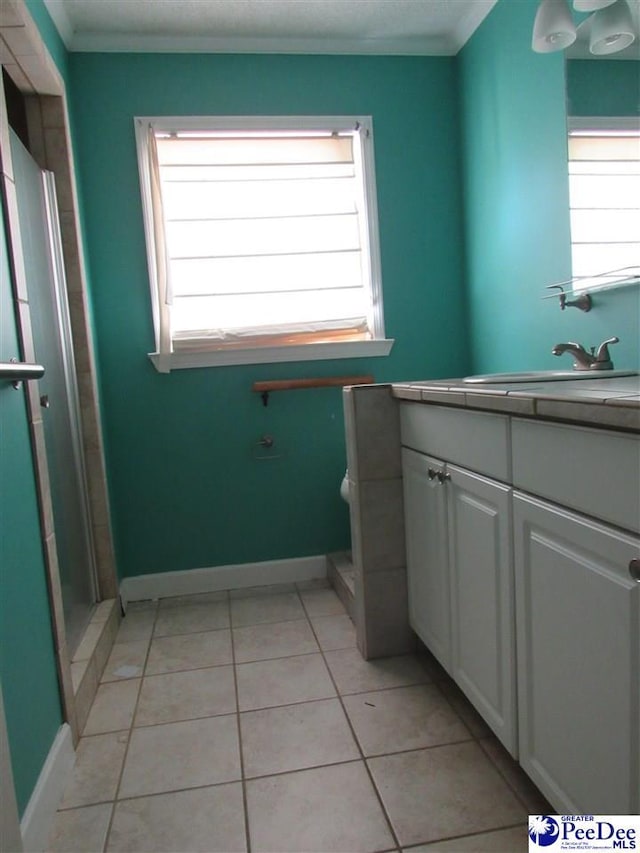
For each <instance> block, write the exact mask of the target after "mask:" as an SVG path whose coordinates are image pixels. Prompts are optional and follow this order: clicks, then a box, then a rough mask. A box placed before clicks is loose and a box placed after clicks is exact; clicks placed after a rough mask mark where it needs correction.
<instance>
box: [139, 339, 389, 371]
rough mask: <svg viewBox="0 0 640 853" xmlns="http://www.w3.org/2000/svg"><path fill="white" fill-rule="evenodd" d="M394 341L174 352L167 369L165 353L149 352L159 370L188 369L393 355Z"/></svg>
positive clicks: (168, 358) (168, 361)
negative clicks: (162, 355) (163, 362)
mask: <svg viewBox="0 0 640 853" xmlns="http://www.w3.org/2000/svg"><path fill="white" fill-rule="evenodd" d="M393 344H394V340H393V339H392V338H383V339H381V340H377V341H350V342H344V343H328V344H300V345H298V346H295V345H292V346H280V347H255V348H247V349H236V350H215V351H212V352H206V351H201V352H173V353H171V354H170V355H169V356H167V357H166V369H165V370H162V369H161V367H160V363H161V356H160V355H159V353H157V352H152V353H149V358H150V359H151V363H152V364H153V366H154V367H155V368H156V370H157V371H158V372H161V373H165V372H168V371H171V370H188V369H189V368H194V367H224V366H231V365H234V364H269V363H275V362H284V361H322V360H325V359H336V358H340V359H346V358H373V357H375V356H383V355H389V353H390V352H391V347H392V346H393Z"/></svg>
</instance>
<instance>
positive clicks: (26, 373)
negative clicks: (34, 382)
mask: <svg viewBox="0 0 640 853" xmlns="http://www.w3.org/2000/svg"><path fill="white" fill-rule="evenodd" d="M42 376H44V367H43V366H42V365H41V364H28V363H27V362H25V361H18V360H17V359H15V358H12V359H11V361H2V362H0V380H4V381H5V382H11V384H12V385H13V387H14V388H15V389H16V391H17V390H18V389H19V388H20V386H21V383H22V382H23V381H24V380H25V379H40V378H41V377H42Z"/></svg>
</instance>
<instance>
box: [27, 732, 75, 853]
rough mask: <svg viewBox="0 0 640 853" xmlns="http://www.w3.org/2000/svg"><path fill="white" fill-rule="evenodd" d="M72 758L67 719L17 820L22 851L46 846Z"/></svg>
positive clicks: (37, 850) (36, 850) (31, 852)
mask: <svg viewBox="0 0 640 853" xmlns="http://www.w3.org/2000/svg"><path fill="white" fill-rule="evenodd" d="M75 758H76V754H75V751H74V749H73V739H72V737H71V728H70V726H69V724H68V723H63V724H62V725H61V726H60V729H59V730H58V734H57V735H56V737H55V740H54V741H53V745H52V746H51V749H50V750H49V754H48V755H47V758H46V761H45V762H44V765H43V767H42V770H41V771H40V776H39V777H38V781H37V783H36V786H35V788H34V789H33V793H32V794H31V798H30V800H29V802H28V804H27V807H26V809H25V811H24V815H23V816H22V820H21V821H20V831H21V833H22V844H23V846H24V850H25V853H41V851H43V850H48V849H49V836H50V834H51V829H52V827H53V821H54V818H55V815H56V811H57V809H58V806H59V805H60V802H61V800H62V797H63V796H64V791H65V788H66V787H67V783H68V781H69V777H70V775H71V770H72V768H73V764H74V762H75Z"/></svg>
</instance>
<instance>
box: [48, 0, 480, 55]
mask: <svg viewBox="0 0 640 853" xmlns="http://www.w3.org/2000/svg"><path fill="white" fill-rule="evenodd" d="M495 3H496V0H45V4H46V7H47V9H48V10H49V13H50V14H51V17H52V18H53V20H54V22H55V24H56V26H57V28H58V30H59V32H60V34H61V36H62V38H63V39H64V41H65V44H66V46H67V48H68V49H69V50H72V51H154V52H164V51H177V52H187V51H192V52H199V51H202V52H214V53H215V52H217V53H363V54H399V55H430V56H449V55H454V54H456V53H457V52H458V51H459V50H460V48H461V47H462V46H463V45H464V44H465V42H466V41H467V40H468V39H469V37H470V36H471V35H472V33H473V32H474V31H475V30H476V28H477V27H478V26H479V24H480V23H481V22H482V21H483V20H484V18H485V17H486V16H487V14H488V13H489V12H490V10H491V9H492V7H493V6H494V5H495Z"/></svg>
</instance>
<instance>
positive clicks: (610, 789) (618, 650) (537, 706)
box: [514, 494, 640, 814]
mask: <svg viewBox="0 0 640 853" xmlns="http://www.w3.org/2000/svg"><path fill="white" fill-rule="evenodd" d="M514 521H515V531H514V532H515V544H516V549H515V570H516V591H517V594H516V599H517V620H516V622H517V643H518V700H519V728H520V763H521V764H522V766H523V767H524V769H525V770H526V771H527V773H528V774H529V776H531V778H532V779H533V781H534V782H535V783H536V784H537V785H538V787H539V788H540V789H541V790H542V791H543V793H544V794H545V795H546V796H547V798H548V799H549V800H551V802H552V803H553V804H554V805H555V807H556V808H557V809H559V810H561V811H562V812H566V813H570V814H584V813H594V812H597V813H599V814H621V813H622V814H636V813H637V812H638V811H639V810H640V799H639V792H640V776H639V767H638V765H639V762H640V740H639V735H640V681H639V671H638V661H639V655H640V633H639V625H638V617H639V613H640V610H639V607H638V599H639V596H640V584H638V583H637V582H635V581H634V580H633V578H632V577H631V575H630V574H629V563H630V561H631V560H633V559H634V558H637V557H638V556H640V542H639V541H638V538H637V537H634V536H631V535H627V534H625V533H623V532H621V531H618V530H616V529H614V528H613V527H609V526H605V525H601V524H598V523H596V522H594V521H592V520H590V519H588V518H586V517H584V516H580V515H576V514H574V513H570V512H567V511H566V510H564V509H562V508H560V507H557V506H554V505H553V504H550V503H546V502H543V501H540V500H537V499H535V498H532V497H529V496H526V495H524V494H516V495H515V496H514Z"/></svg>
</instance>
